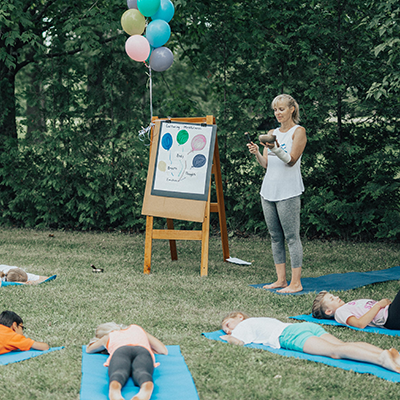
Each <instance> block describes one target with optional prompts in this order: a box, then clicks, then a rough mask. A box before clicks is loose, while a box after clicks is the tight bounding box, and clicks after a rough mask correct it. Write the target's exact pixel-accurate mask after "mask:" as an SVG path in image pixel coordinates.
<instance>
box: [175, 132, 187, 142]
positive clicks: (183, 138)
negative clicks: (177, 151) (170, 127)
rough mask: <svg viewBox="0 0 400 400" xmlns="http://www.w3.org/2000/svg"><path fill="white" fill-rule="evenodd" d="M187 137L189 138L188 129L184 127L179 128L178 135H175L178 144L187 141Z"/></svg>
mask: <svg viewBox="0 0 400 400" xmlns="http://www.w3.org/2000/svg"><path fill="white" fill-rule="evenodd" d="M188 139H189V134H188V131H185V130H184V129H182V130H180V131H179V132H178V135H177V137H176V141H177V142H178V143H179V144H185V143H186V142H187V141H188Z"/></svg>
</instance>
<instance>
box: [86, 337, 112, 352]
mask: <svg viewBox="0 0 400 400" xmlns="http://www.w3.org/2000/svg"><path fill="white" fill-rule="evenodd" d="M107 341H108V334H107V335H104V336H103V337H102V338H100V339H98V340H96V341H95V342H92V343H89V344H88V345H87V346H86V353H89V354H91V353H99V352H100V351H103V350H106V349H107V347H106V346H107Z"/></svg>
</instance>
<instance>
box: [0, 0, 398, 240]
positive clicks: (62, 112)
mask: <svg viewBox="0 0 400 400" xmlns="http://www.w3.org/2000/svg"><path fill="white" fill-rule="evenodd" d="M174 4H175V9H176V13H175V16H174V18H173V19H172V21H171V29H172V32H173V35H172V37H171V39H170V42H169V43H168V46H169V47H170V48H171V49H172V50H173V51H174V55H175V62H174V64H173V66H172V67H171V68H170V69H169V70H168V71H166V72H164V73H154V72H153V74H152V81H153V109H154V111H153V114H154V115H159V116H161V117H166V116H172V117H174V116H178V117H179V116H185V117H187V116H199V115H207V114H213V115H215V116H216V119H217V124H218V139H219V147H220V158H221V163H222V174H223V182H224V196H225V204H226V208H227V218H228V227H229V228H230V230H231V231H232V232H241V233H249V232H250V233H260V234H264V233H266V227H265V223H264V221H263V217H262V212H261V207H260V205H259V200H258V194H257V193H258V190H259V187H260V184H261V181H262V178H263V171H262V169H261V167H259V166H258V165H257V164H256V163H255V161H254V159H253V158H252V157H251V156H250V154H249V153H248V152H247V149H246V147H245V141H244V140H243V132H245V131H249V132H250V134H251V136H252V137H253V139H254V140H255V139H256V138H257V136H258V134H259V133H264V131H266V130H268V129H271V128H273V127H275V126H276V121H274V118H273V113H272V111H271V110H270V103H271V100H272V99H273V98H274V97H275V96H276V95H277V94H279V93H282V92H286V93H290V94H292V95H293V96H294V97H295V98H296V99H297V100H298V102H299V104H300V107H301V112H302V122H301V123H302V125H303V126H305V128H306V130H307V134H308V138H309V141H308V144H307V147H306V150H305V153H304V156H303V160H302V162H303V177H304V180H305V186H306V192H305V194H304V196H303V208H302V213H303V214H302V223H303V226H302V229H303V232H304V233H306V234H307V235H309V236H310V237H315V236H340V237H346V238H373V237H375V238H393V239H399V238H400V224H399V222H400V221H399V219H400V210H399V204H400V203H399V200H400V199H399V175H398V174H399V161H398V160H399V157H398V156H399V151H400V148H399V147H400V143H399V134H398V131H399V119H398V115H399V108H400V106H399V102H398V82H399V77H398V66H399V58H398V57H399V56H398V54H399V52H398V51H397V49H398V44H399V42H398V29H399V28H398V23H397V22H398V17H399V9H398V5H397V3H396V2H395V1H394V0H389V1H388V2H385V3H381V2H377V1H376V0H364V1H362V2H360V1H359V0H336V1H334V2H332V1H328V0H312V1H309V2H304V1H301V0H288V1H287V2H285V5H284V7H282V2H278V1H276V0H266V1H265V0H263V1H262V0H254V1H252V2H249V1H235V0H224V1H219V2H215V1H210V0H202V1H199V0H194V1H190V2H189V1H187V0H176V1H174ZM125 10H126V3H125V2H124V1H122V0H121V1H120V0H111V1H107V2H106V1H104V0H98V1H93V2H89V3H88V2H86V1H83V0H72V1H70V2H68V3H65V2H61V1H60V0H39V1H36V2H30V1H27V0H6V1H5V2H2V4H1V5H0V90H1V96H0V107H1V108H0V110H1V112H0V136H1V141H0V147H1V149H2V152H1V156H0V157H1V158H0V168H1V169H0V176H1V179H2V181H1V185H2V191H1V194H0V204H1V208H2V214H1V215H0V222H2V223H14V224H20V225H24V226H50V227H57V228H65V227H70V228H75V229H109V228H116V227H119V228H123V229H139V230H140V229H143V227H144V220H143V218H141V217H140V212H141V200H142V195H143V192H144V185H145V179H146V174H147V159H148V151H147V147H146V146H145V145H144V143H143V142H141V141H140V140H139V139H138V131H139V130H140V129H141V127H143V126H144V127H145V126H147V125H148V123H149V121H150V107H149V104H150V99H149V78H148V74H147V72H148V69H147V68H146V66H144V65H143V64H139V63H136V62H134V61H132V60H130V59H129V58H128V57H127V55H126V54H125V52H124V42H125V40H126V35H125V34H124V33H123V32H122V30H121V28H120V17H121V15H122V13H123V12H124V11H125Z"/></svg>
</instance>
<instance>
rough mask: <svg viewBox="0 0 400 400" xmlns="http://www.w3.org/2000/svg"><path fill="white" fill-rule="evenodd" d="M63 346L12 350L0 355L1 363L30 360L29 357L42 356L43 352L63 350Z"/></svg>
mask: <svg viewBox="0 0 400 400" xmlns="http://www.w3.org/2000/svg"><path fill="white" fill-rule="evenodd" d="M63 348H64V346H61V347H51V348H50V349H49V350H44V351H42V350H27V351H19V350H15V351H11V352H10V353H6V354H1V355H0V365H7V364H11V363H16V362H19V361H24V360H28V359H29V358H33V357H37V356H41V355H42V354H46V353H51V352H52V351H56V350H61V349H63Z"/></svg>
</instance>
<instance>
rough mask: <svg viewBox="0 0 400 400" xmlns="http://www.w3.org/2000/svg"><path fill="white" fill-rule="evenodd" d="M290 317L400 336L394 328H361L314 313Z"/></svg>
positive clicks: (399, 332)
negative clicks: (317, 316)
mask: <svg viewBox="0 0 400 400" xmlns="http://www.w3.org/2000/svg"><path fill="white" fill-rule="evenodd" d="M289 318H292V319H297V320H299V321H307V322H314V323H315V324H320V325H333V326H345V327H347V328H350V329H354V330H355V331H361V332H369V333H379V334H381V335H387V336H400V331H396V330H394V329H386V328H378V327H376V326H366V327H365V328H364V329H361V328H356V327H355V326H349V325H344V324H339V322H336V321H335V320H334V319H318V318H314V317H313V316H312V314H302V315H295V316H294V317H289Z"/></svg>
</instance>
